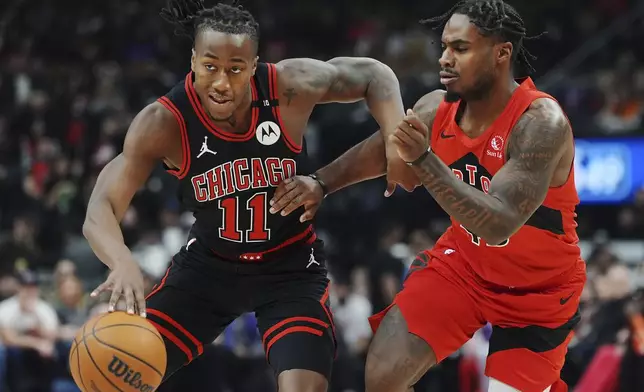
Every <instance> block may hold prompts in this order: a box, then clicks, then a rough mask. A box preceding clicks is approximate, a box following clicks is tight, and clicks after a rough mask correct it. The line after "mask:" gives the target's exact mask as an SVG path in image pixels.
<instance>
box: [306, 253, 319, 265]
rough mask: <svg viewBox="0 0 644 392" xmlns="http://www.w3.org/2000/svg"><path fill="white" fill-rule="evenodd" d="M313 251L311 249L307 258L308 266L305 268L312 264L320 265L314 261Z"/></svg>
mask: <svg viewBox="0 0 644 392" xmlns="http://www.w3.org/2000/svg"><path fill="white" fill-rule="evenodd" d="M314 251H315V250H314V249H311V255H310V256H309V264H308V265H307V266H306V268H309V267H310V266H312V265H313V264H317V265H320V263H318V261H317V260H315V256H314V255H313V252H314Z"/></svg>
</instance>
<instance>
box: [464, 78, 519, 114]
mask: <svg viewBox="0 0 644 392" xmlns="http://www.w3.org/2000/svg"><path fill="white" fill-rule="evenodd" d="M518 86H519V85H518V84H517V83H516V82H515V81H514V79H512V78H508V79H502V80H500V81H499V82H498V83H496V84H495V85H494V86H493V87H492V88H491V89H490V91H489V92H488V94H486V95H485V96H484V97H482V98H481V99H477V100H470V101H467V104H466V106H465V111H464V113H463V117H467V119H468V120H469V121H472V122H474V123H486V124H490V123H492V121H494V120H495V119H496V118H497V117H498V116H499V115H500V114H501V113H502V112H503V110H504V109H505V107H506V106H507V104H508V102H509V101H510V99H511V98H512V94H513V93H514V90H516V89H517V87H518Z"/></svg>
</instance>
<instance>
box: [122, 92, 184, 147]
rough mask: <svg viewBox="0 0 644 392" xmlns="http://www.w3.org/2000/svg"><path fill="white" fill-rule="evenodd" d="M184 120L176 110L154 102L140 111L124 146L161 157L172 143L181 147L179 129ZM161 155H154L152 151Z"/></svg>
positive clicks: (182, 125)
mask: <svg viewBox="0 0 644 392" xmlns="http://www.w3.org/2000/svg"><path fill="white" fill-rule="evenodd" d="M182 127H185V122H184V119H183V117H182V115H181V113H180V112H178V110H177V109H176V108H174V107H172V106H167V105H164V104H163V103H161V102H160V101H155V102H152V103H150V104H149V105H147V106H146V107H144V108H143V109H141V111H140V112H139V113H138V114H137V115H136V116H135V117H134V120H132V123H131V124H130V128H129V129H128V131H127V135H126V139H125V145H126V147H133V148H135V149H136V150H138V151H141V152H145V151H148V152H151V153H152V154H153V155H160V156H163V154H165V151H166V150H167V149H168V148H172V145H173V144H174V143H177V141H178V142H179V144H178V145H179V146H180V145H181V128H182ZM155 150H157V151H163V153H159V154H157V153H154V151H155Z"/></svg>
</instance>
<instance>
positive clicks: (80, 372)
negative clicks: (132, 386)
mask: <svg viewBox="0 0 644 392" xmlns="http://www.w3.org/2000/svg"><path fill="white" fill-rule="evenodd" d="M103 317H105V315H103V316H101V317H99V318H98V319H97V320H96V322H98V321H99V320H100V319H102V318H103ZM85 328H87V323H85V324H83V333H82V334H81V335H82V340H83V345H84V346H85V351H87V355H89V356H90V357H91V354H90V353H89V348H87V343H85ZM74 341H76V338H74ZM80 344H81V342H80V341H79V342H76V351H77V352H78V353H77V354H78V355H76V362H78V377H80V379H81V384H83V389H84V390H85V391H89V389H87V386H86V385H85V380H83V372H82V371H81V367H80V348H79V346H80ZM70 355H71V353H70ZM92 362H94V360H92ZM94 365H95V366H96V363H94Z"/></svg>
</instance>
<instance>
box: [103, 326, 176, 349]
mask: <svg viewBox="0 0 644 392" xmlns="http://www.w3.org/2000/svg"><path fill="white" fill-rule="evenodd" d="M126 325H127V326H129V327H136V328H141V329H145V330H146V331H150V329H149V328H145V327H143V326H141V325H136V324H121V323H119V324H111V325H107V326H105V327H101V328H99V329H93V332H94V333H95V332H98V331H102V330H104V329H109V328H112V327H124V326H126ZM152 328H153V329H154V330H155V331H156V330H157V329H156V328H154V326H152ZM157 332H158V331H157ZM153 335H154V336H155V337H156V338H157V339H159V340H160V341H161V343H163V344H164V345H165V342H164V341H163V338H161V337H159V335H157V334H155V333H153Z"/></svg>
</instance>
